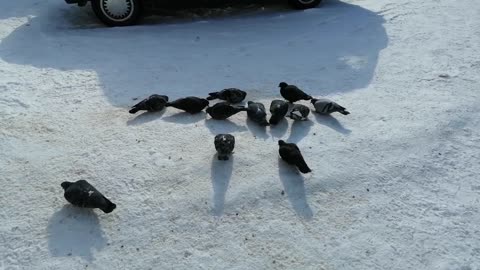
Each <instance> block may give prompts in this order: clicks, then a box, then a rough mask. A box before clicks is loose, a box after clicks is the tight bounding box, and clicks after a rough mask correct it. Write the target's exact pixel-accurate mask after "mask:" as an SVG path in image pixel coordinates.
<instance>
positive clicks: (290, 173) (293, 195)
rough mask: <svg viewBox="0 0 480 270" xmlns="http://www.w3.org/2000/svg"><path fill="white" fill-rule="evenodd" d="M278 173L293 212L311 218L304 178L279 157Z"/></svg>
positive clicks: (311, 213)
mask: <svg viewBox="0 0 480 270" xmlns="http://www.w3.org/2000/svg"><path fill="white" fill-rule="evenodd" d="M278 175H279V177H280V181H281V182H282V185H283V188H284V189H285V192H286V193H287V197H288V200H289V201H290V203H291V204H292V207H293V210H294V211H295V213H297V215H298V216H300V217H302V218H304V219H306V220H310V219H312V217H313V212H312V209H311V208H310V206H309V205H308V202H307V197H306V194H305V184H304V180H305V178H304V177H303V176H302V175H301V174H300V172H299V171H298V170H297V169H296V168H295V167H293V166H290V165H288V164H286V163H285V162H284V161H283V160H282V159H281V158H280V157H279V158H278Z"/></svg>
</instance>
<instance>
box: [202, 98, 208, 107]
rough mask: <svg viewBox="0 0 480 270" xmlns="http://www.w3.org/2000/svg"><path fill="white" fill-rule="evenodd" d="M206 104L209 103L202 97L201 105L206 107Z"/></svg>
mask: <svg viewBox="0 0 480 270" xmlns="http://www.w3.org/2000/svg"><path fill="white" fill-rule="evenodd" d="M208 104H209V102H208V100H206V99H202V105H203V106H205V107H206V106H208Z"/></svg>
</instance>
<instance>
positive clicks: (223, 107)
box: [207, 102, 247, 120]
mask: <svg viewBox="0 0 480 270" xmlns="http://www.w3.org/2000/svg"><path fill="white" fill-rule="evenodd" d="M246 110H247V108H245V107H243V106H232V105H230V104H228V102H219V103H217V104H215V105H213V106H212V107H208V108H207V113H208V114H209V115H210V116H211V117H212V118H213V119H217V120H225V119H227V118H228V117H230V116H232V115H234V114H236V113H239V112H242V111H246Z"/></svg>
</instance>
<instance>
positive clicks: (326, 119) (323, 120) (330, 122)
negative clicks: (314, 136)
mask: <svg viewBox="0 0 480 270" xmlns="http://www.w3.org/2000/svg"><path fill="white" fill-rule="evenodd" d="M313 115H315V119H316V120H317V123H319V124H320V125H324V126H327V127H329V128H331V129H333V130H335V131H337V132H340V133H342V134H344V135H348V134H350V133H352V131H351V130H350V129H348V128H345V127H344V126H343V125H342V124H341V123H340V121H338V120H337V119H336V118H335V117H333V116H331V115H321V114H319V113H313Z"/></svg>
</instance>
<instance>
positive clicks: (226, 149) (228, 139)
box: [214, 134, 235, 160]
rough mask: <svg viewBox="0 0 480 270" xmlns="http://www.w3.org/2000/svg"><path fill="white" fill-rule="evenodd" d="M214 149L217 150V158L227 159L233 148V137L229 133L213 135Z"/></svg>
mask: <svg viewBox="0 0 480 270" xmlns="http://www.w3.org/2000/svg"><path fill="white" fill-rule="evenodd" d="M214 143H215V149H216V150H217V152H218V160H228V159H229V157H228V155H230V154H231V153H232V152H233V148H235V137H233V135H230V134H218V135H217V136H215V141H214Z"/></svg>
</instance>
